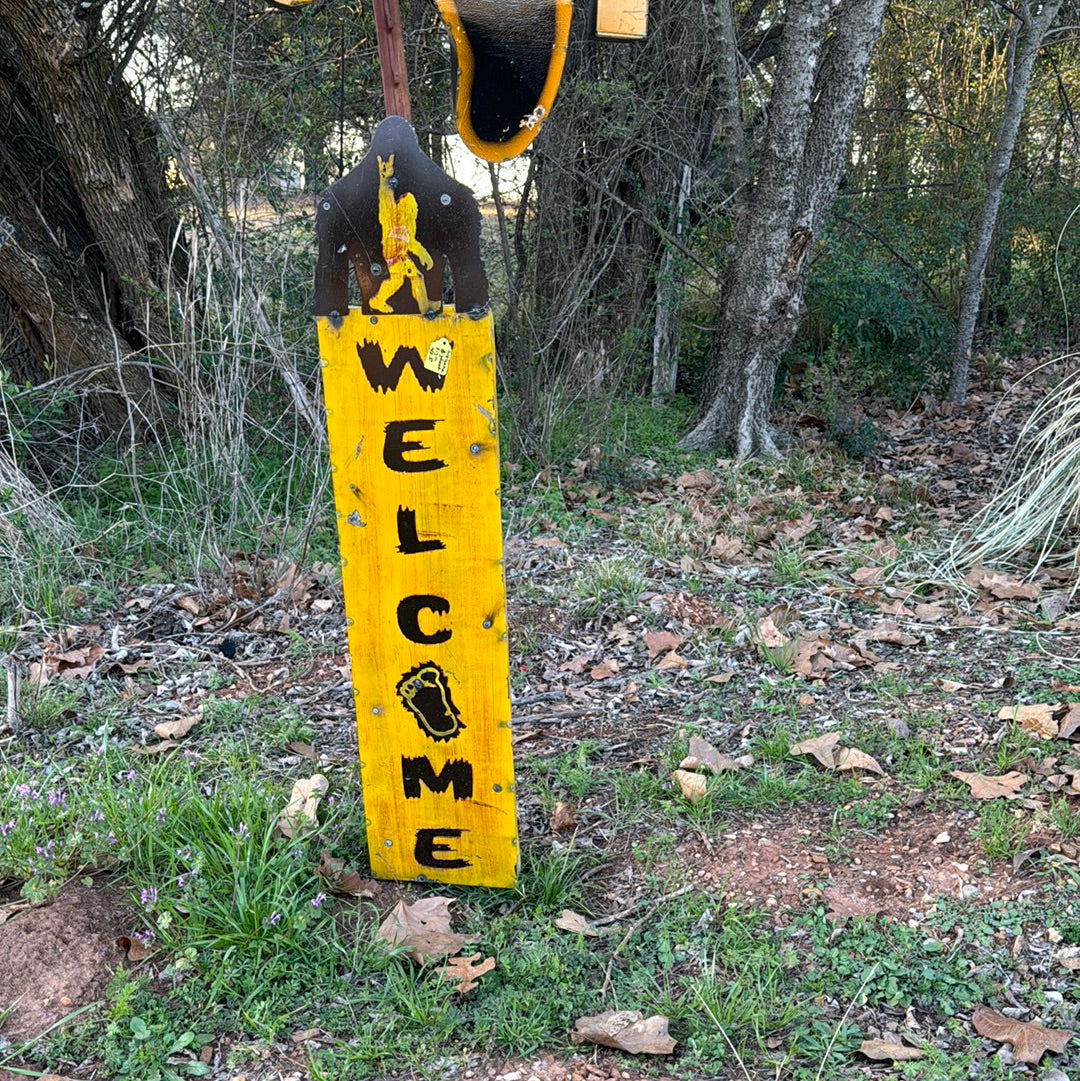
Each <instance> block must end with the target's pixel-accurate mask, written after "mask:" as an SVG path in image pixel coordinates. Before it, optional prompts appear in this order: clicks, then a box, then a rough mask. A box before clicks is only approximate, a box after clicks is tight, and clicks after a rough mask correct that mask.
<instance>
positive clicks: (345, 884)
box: [319, 848, 382, 897]
mask: <svg viewBox="0 0 1080 1081" xmlns="http://www.w3.org/2000/svg"><path fill="white" fill-rule="evenodd" d="M319 874H320V875H321V876H322V877H323V878H325V879H326V882H327V885H328V886H329V888H330V891H331V892H332V893H347V894H349V895H351V896H353V897H374V896H375V895H376V894H377V893H378V892H379V891H380V890H381V889H382V886H381V885H380V884H379V883H378V882H376V881H374V879H370V878H361V877H360V873H359V872H358V871H350V870H349V869H348V868H346V866H345V861H344V860H339V859H335V858H334V857H333V856H331V855H330V853H329V852H328V851H327V850H326V849H325V848H324V849H323V850H322V852H320V853H319Z"/></svg>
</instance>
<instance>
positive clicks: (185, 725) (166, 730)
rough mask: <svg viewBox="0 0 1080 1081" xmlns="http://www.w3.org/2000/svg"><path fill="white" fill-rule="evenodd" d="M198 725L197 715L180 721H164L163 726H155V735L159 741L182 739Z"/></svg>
mask: <svg viewBox="0 0 1080 1081" xmlns="http://www.w3.org/2000/svg"><path fill="white" fill-rule="evenodd" d="M198 723H199V718H198V715H197V714H192V715H191V716H190V717H182V718H181V719H180V720H178V721H162V723H161V724H155V725H154V735H155V736H157V737H158V739H180V738H181V737H183V736H186V735H187V734H188V732H190V731H191V730H192V729H193V728H194V727H195V726H196V725H197V724H198Z"/></svg>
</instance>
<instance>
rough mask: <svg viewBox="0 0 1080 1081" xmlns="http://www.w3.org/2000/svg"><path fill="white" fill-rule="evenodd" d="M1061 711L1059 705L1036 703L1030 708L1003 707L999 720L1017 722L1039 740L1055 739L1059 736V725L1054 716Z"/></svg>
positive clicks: (999, 713) (999, 712)
mask: <svg viewBox="0 0 1080 1081" xmlns="http://www.w3.org/2000/svg"><path fill="white" fill-rule="evenodd" d="M1060 709H1061V706H1059V705H1053V706H1052V705H1048V704H1047V703H1045V702H1036V703H1035V704H1034V705H1030V706H1002V707H1001V709H999V710H998V719H999V720H1002V721H1015V722H1016V723H1017V724H1018V725H1019V726H1020V727H1021V728H1022V729H1023V730H1024V731H1025V732H1030V733H1031V735H1033V736H1038V738H1039V739H1053V738H1054V737H1055V736H1056V735H1057V734H1058V723H1057V721H1056V720H1054V714H1055V713H1057V711H1058V710H1060Z"/></svg>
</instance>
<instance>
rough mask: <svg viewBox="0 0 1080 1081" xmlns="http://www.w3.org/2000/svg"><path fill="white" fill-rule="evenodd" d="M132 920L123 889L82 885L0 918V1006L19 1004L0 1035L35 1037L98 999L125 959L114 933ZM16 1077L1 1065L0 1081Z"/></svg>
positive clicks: (21, 1039) (5, 1018) (0, 1027)
mask: <svg viewBox="0 0 1080 1081" xmlns="http://www.w3.org/2000/svg"><path fill="white" fill-rule="evenodd" d="M11 907H14V906H11ZM3 914H4V908H3V907H2V906H0V917H2V916H3ZM130 926H131V914H130V910H129V909H128V908H127V906H126V904H125V902H124V900H123V899H122V897H121V896H120V895H119V894H118V893H116V892H115V891H114V890H112V889H110V888H109V887H108V886H100V887H99V886H89V887H88V886H83V885H73V886H70V887H69V888H67V889H65V890H64V891H63V892H62V893H61V894H60V896H59V897H57V898H56V900H54V901H52V902H50V903H49V904H46V905H36V906H32V907H29V908H26V909H23V910H21V911H17V912H16V913H15V915H14V916H12V917H11V918H10V919H9V920H7V921H6V922H5V923H4V924H2V925H0V1006H3V1007H6V1006H7V1005H8V1004H9V1003H14V1005H13V1006H12V1007H11V1010H10V1012H9V1013H7V1015H6V1016H3V1015H0V1016H2V1017H3V1020H2V1022H0V1034H2V1035H3V1037H4V1038H5V1039H6V1040H8V1041H9V1042H11V1043H14V1044H18V1043H22V1042H24V1041H26V1040H31V1039H34V1038H35V1037H38V1036H40V1035H41V1034H42V1033H43V1032H45V1030H46V1029H48V1028H50V1027H51V1026H52V1025H55V1024H56V1023H57V1022H58V1021H61V1020H62V1019H63V1018H65V1017H68V1016H69V1015H71V1014H73V1013H76V1012H79V1009H80V1007H82V1006H87V1005H89V1004H90V1003H92V1002H96V1001H98V1000H99V999H101V998H102V996H103V994H104V991H105V988H106V986H107V985H108V983H109V980H110V979H111V978H112V976H113V974H114V973H115V972H116V969H117V968H118V967H119V966H120V965H121V964H122V962H123V960H124V950H123V948H122V947H121V946H120V945H118V943H117V939H118V938H120V937H121V936H123V935H125V934H127V932H128V931H129V930H130ZM2 1046H3V1045H2V1044H0V1048H2ZM15 1076H16V1075H14V1074H10V1073H8V1072H7V1071H5V1070H2V1069H0V1081H8V1078H15Z"/></svg>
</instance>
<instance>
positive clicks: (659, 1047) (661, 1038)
mask: <svg viewBox="0 0 1080 1081" xmlns="http://www.w3.org/2000/svg"><path fill="white" fill-rule="evenodd" d="M571 1039H572V1040H573V1041H574V1042H575V1043H583V1042H585V1041H588V1042H589V1043H598V1044H601V1045H603V1046H604V1047H614V1048H615V1049H616V1050H617V1051H627V1052H629V1053H630V1054H631V1055H670V1054H671V1052H672V1051H674V1050H675V1041H674V1040H673V1039H672V1038H671V1037H670V1036H669V1035H668V1019H667V1018H666V1017H661V1016H660V1015H659V1014H658V1015H656V1016H654V1017H648V1018H645V1017H642V1015H641V1014H640V1013H638V1011H637V1010H608V1011H607V1012H606V1013H598V1014H595V1015H593V1016H591V1017H579V1018H578V1019H577V1020H576V1021H575V1022H574V1032H573V1034H572V1035H571Z"/></svg>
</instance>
